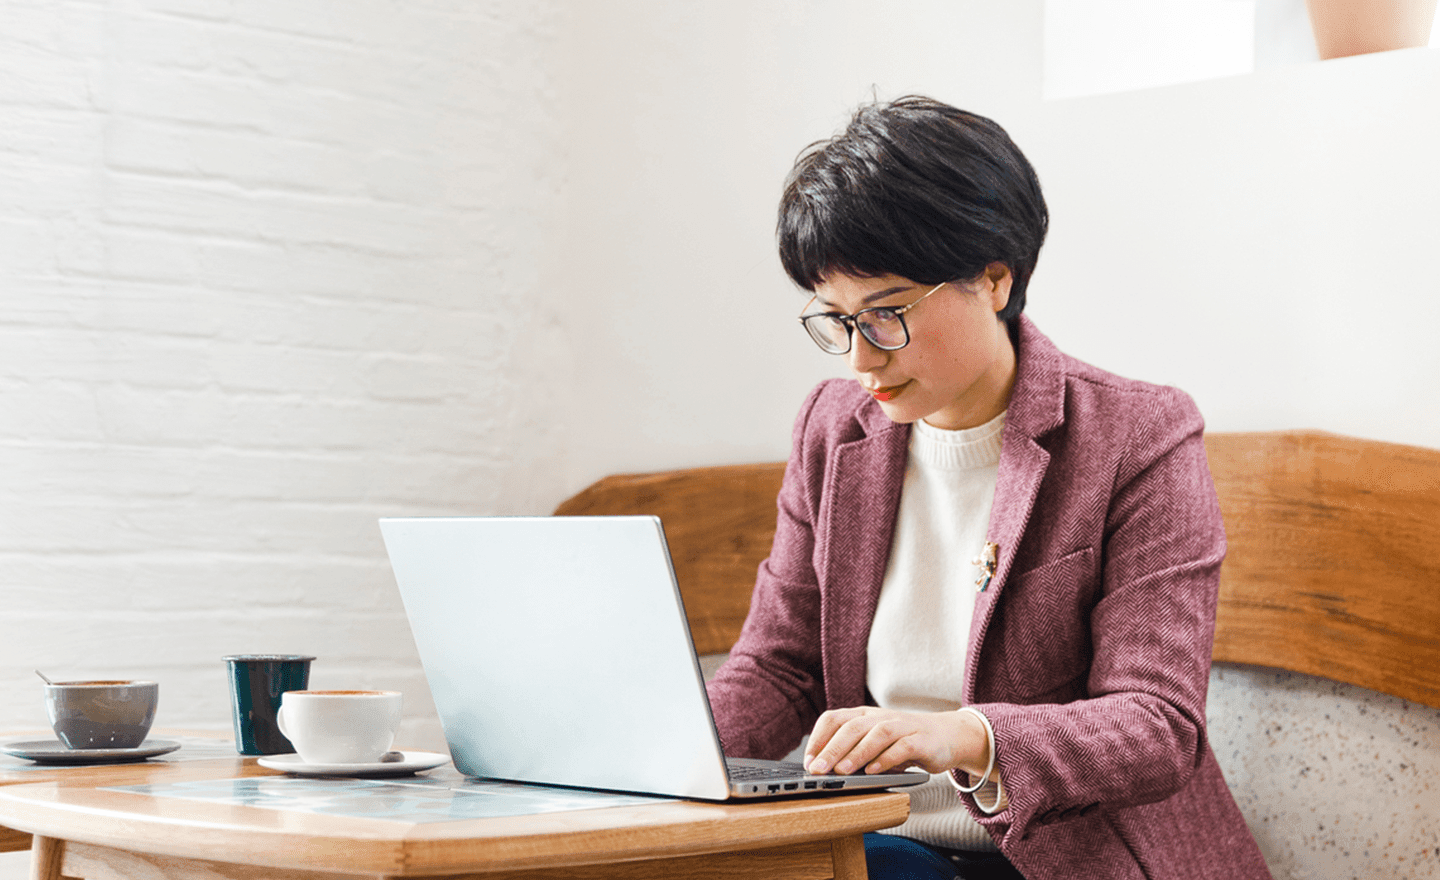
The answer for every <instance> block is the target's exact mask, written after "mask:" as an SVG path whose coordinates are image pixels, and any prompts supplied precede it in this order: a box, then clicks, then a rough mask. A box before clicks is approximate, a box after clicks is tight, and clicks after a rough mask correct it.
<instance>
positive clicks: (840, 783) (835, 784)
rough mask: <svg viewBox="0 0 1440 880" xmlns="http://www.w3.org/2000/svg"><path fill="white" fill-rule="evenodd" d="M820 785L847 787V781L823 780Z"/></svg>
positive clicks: (823, 786) (825, 786) (824, 786)
mask: <svg viewBox="0 0 1440 880" xmlns="http://www.w3.org/2000/svg"><path fill="white" fill-rule="evenodd" d="M820 787H821V788H844V787H845V783H843V782H841V781H840V780H838V779H837V780H835V781H834V782H822V783H820Z"/></svg>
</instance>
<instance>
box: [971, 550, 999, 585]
mask: <svg viewBox="0 0 1440 880" xmlns="http://www.w3.org/2000/svg"><path fill="white" fill-rule="evenodd" d="M999 556H1000V545H999V544H996V543H995V542H993V541H986V542H985V551H984V552H983V553H981V554H980V555H979V556H976V557H975V558H974V559H972V560H970V563H971V564H972V565H974V566H976V567H977V568H979V569H980V576H979V577H978V578H976V579H975V586H976V587H977V589H978V592H981V593H983V592H985V591H986V590H988V589H989V588H990V579H991V578H993V577H995V566H996V565H997V564H998V563H997V560H998V558H999Z"/></svg>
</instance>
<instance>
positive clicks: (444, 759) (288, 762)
mask: <svg viewBox="0 0 1440 880" xmlns="http://www.w3.org/2000/svg"><path fill="white" fill-rule="evenodd" d="M394 754H398V755H399V756H400V760H398V761H375V762H372V763H368V764H306V763H305V762H304V761H302V760H301V759H300V756H299V755H265V756H263V757H261V758H258V759H257V760H258V762H259V764H260V766H261V767H269V768H270V769H271V770H283V771H285V772H286V773H293V774H295V775H296V776H408V775H410V774H411V773H419V772H420V771H421V770H431V769H434V768H436V767H439V766H440V765H441V764H448V763H450V756H449V755H441V754H438V753H436V752H395V753H394Z"/></svg>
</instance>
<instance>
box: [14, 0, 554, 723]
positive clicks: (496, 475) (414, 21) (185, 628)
mask: <svg viewBox="0 0 1440 880" xmlns="http://www.w3.org/2000/svg"><path fill="white" fill-rule="evenodd" d="M555 17H556V13H555V11H554V9H553V6H552V5H551V4H546V3H536V2H533V0H523V2H518V0H517V2H510V0H494V2H485V3H475V2H471V0H435V2H427V3H403V4H396V3H389V2H379V0H376V2H354V0H345V2H310V3H301V4H292V3H288V2H252V0H246V2H244V3H230V2H220V0H108V2H101V0H96V2H85V0H33V2H25V0H7V2H6V3H4V4H0V109H3V115H4V118H5V123H4V125H3V126H0V589H3V591H4V603H3V605H0V627H3V630H0V631H3V635H0V728H5V729H14V728H17V727H30V726H39V727H42V728H43V727H45V726H46V719H45V716H44V711H43V707H42V704H41V700H40V691H39V689H38V684H39V681H38V679H37V678H36V677H35V676H34V675H33V674H32V673H31V670H32V669H34V668H39V669H41V670H44V671H45V672H46V673H47V674H49V675H51V676H52V677H63V678H79V677H93V676H104V677H116V676H126V677H129V676H134V677H153V678H156V679H158V680H159V681H160V682H161V684H162V687H161V703H160V711H159V715H158V719H157V723H158V724H161V725H172V726H188V727H217V728H222V729H223V728H225V727H226V726H227V725H228V723H229V721H228V714H227V708H226V701H227V695H226V691H225V687H226V685H225V678H224V666H223V664H222V663H221V662H220V657H221V656H222V655H224V654H227V653H237V652H252V651H262V652H263V651H296V652H305V653H311V654H314V655H317V656H318V658H319V660H318V661H317V663H316V664H315V666H314V669H313V676H312V682H314V683H316V684H319V685H322V686H323V685H328V686H337V685H354V686H361V687H365V686H378V687H396V688H401V689H403V690H404V691H405V692H406V694H407V696H409V697H410V698H411V707H410V708H411V716H412V717H411V720H410V722H409V728H408V730H407V735H409V736H412V737H415V738H418V739H420V740H422V741H425V742H428V743H430V744H432V745H438V744H439V743H440V741H439V739H438V736H437V731H436V729H435V727H434V725H433V724H430V723H429V721H428V719H429V718H430V715H431V711H432V710H431V709H430V707H429V705H428V699H429V698H428V694H427V692H426V690H425V686H424V680H423V676H422V675H421V674H420V671H419V668H418V662H417V660H416V658H415V653H414V647H413V645H412V644H411V642H410V637H409V632H408V629H407V627H406V625H405V622H404V615H403V611H402V609H401V608H400V604H399V601H398V599H397V597H396V595H395V588H394V582H393V580H392V579H391V576H390V572H389V567H388V565H387V564H386V562H385V558H384V551H383V548H382V546H381V542H380V540H379V533H378V529H377V527H376V522H375V521H376V518H377V517H378V516H380V515H383V514H396V513H431V512H471V511H483V512H515V511H530V510H534V509H548V508H547V505H550V504H551V503H552V499H553V498H555V497H556V496H557V495H559V494H560V493H561V487H560V486H559V484H558V478H557V476H556V472H555V470H554V469H553V467H552V465H553V464H554V462H556V461H559V460H562V459H563V455H564V451H563V446H562V441H563V440H564V439H565V438H563V437H562V436H561V435H560V434H559V433H558V431H557V429H556V426H555V423H554V422H553V421H552V420H551V419H550V418H549V404H548V403H547V402H546V400H545V397H544V394H543V393H542V391H543V389H545V388H548V387H555V386H559V385H563V384H564V382H565V381H566V379H565V375H566V374H565V372H564V369H563V368H564V364H565V361H564V358H563V357H553V356H552V355H553V353H554V351H555V350H556V349H557V348H563V347H560V346H556V345H555V344H554V342H553V338H554V331H553V330H552V329H550V328H549V327H548V326H547V322H548V321H549V319H548V318H547V317H546V316H547V314H548V313H549V311H550V310H553V309H555V308H557V306H556V304H555V302H554V300H553V298H547V297H544V296H540V295H538V290H537V288H538V284H539V281H538V276H539V273H540V267H541V266H542V265H544V263H545V261H546V258H547V248H548V247H549V246H550V245H549V242H548V239H547V235H548V234H549V230H551V229H553V228H555V226H556V224H557V221H556V219H555V218H556V215H557V213H558V210H559V201H558V196H559V187H560V178H559V172H560V169H561V168H563V165H562V163H561V162H560V161H559V156H560V152H561V139H562V132H563V126H562V122H561V120H560V118H559V112H558V105H557V101H556V98H555V88H556V84H555V76H554V74H553V72H552V66H553V65H554V64H555V62H556V54H555V52H556V47H557V46H558V42H559V38H560V32H559V27H558V25H557V23H556V20H555ZM412 741H414V740H412Z"/></svg>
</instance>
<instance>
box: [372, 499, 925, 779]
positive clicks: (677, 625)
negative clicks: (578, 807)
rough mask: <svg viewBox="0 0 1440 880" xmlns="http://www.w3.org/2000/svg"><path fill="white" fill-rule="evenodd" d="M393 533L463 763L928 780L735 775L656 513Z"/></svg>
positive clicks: (525, 770) (570, 771) (574, 771)
mask: <svg viewBox="0 0 1440 880" xmlns="http://www.w3.org/2000/svg"><path fill="white" fill-rule="evenodd" d="M380 529H381V534H382V535H383V537H384V539H385V547H386V550H387V552H388V553H389V555H390V561H391V565H392V567H393V568H394V572H395V580H396V583H397V585H398V586H399V588H400V596H401V598H402V600H403V602H404V604H405V613H406V615H407V616H408V617H409V620H410V627H411V631H412V633H413V634H414V638H415V645H416V648H417V649H418V651H419V654H420V661H421V663H422V664H423V666H424V668H425V676H426V679H427V680H428V682H429V684H430V690H431V693H432V695H433V696H434V699H435V707H436V709H437V711H438V713H439V716H440V720H441V723H442V724H443V726H444V728H445V738H446V740H447V742H448V743H449V746H450V752H451V756H452V758H453V759H454V761H455V766H456V768H457V769H459V770H460V771H461V772H462V773H465V774H467V775H470V776H480V777H487V778H495V779H507V780H515V781H520V782H533V783H541V784H547V785H566V786H577V787H584V788H600V789H610V790H616V791H629V792H642V793H647V794H657V795H668V796H675V797H686V798H702V799H707V800H724V799H726V798H727V797H729V796H731V795H732V794H738V795H741V796H762V797H763V796H769V795H775V794H789V793H801V794H803V793H805V792H806V791H815V792H817V793H818V792H820V791H826V790H831V789H834V788H841V787H844V788H850V787H853V786H856V785H863V786H864V787H881V786H885V785H896V784H912V783H914V782H917V781H922V780H924V779H926V778H928V777H927V776H926V775H925V774H917V773H911V774H892V775H887V776H886V777H885V778H883V779H880V778H870V777H808V780H809V782H810V783H811V784H809V785H807V784H806V783H805V782H800V781H793V780H782V781H775V780H770V781H767V782H763V783H746V784H744V785H740V784H738V783H737V784H736V785H732V782H731V780H730V778H729V774H728V772H727V769H726V766H725V758H724V755H723V753H722V751H721V745H720V739H719V735H718V733H717V731H716V728H715V723H714V719H713V717H712V716H711V713H710V702H709V699H708V698H707V696H706V694H705V683H704V678H703V675H702V673H701V670H700V664H699V661H698V659H697V657H696V655H695V649H694V645H693V644H692V642H691V639H690V628H689V624H688V622H687V621H686V618H685V610H684V606H683V604H682V601H681V597H680V592H679V589H678V588H677V586H676V582H675V574H674V571H673V569H672V567H671V564H670V555H669V551H668V549H667V547H666V545H665V537H664V532H663V530H662V528H661V525H660V521H659V519H657V518H655V517H652V516H600V517H438V518H437V517H423V518H385V519H382V520H381V521H380ZM798 778H803V772H802V773H800V774H799V775H798V777H797V779H798ZM819 780H824V781H825V782H828V783H829V784H828V785H823V787H822V783H821V782H820V781H819ZM837 780H844V782H843V783H840V782H837ZM792 781H793V784H792Z"/></svg>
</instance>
